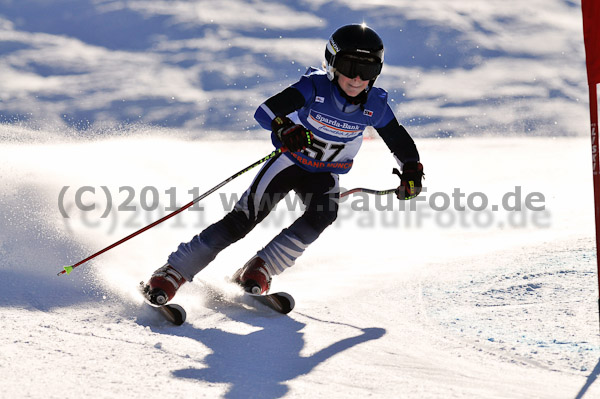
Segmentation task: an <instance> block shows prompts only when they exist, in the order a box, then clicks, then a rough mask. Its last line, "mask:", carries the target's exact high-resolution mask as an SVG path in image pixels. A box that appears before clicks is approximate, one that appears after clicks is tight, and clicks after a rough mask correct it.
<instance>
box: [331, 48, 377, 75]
mask: <svg viewBox="0 0 600 399" xmlns="http://www.w3.org/2000/svg"><path fill="white" fill-rule="evenodd" d="M381 67H382V65H381V62H378V61H377V60H376V59H374V58H364V57H357V56H355V55H348V54H344V55H342V56H341V57H340V58H338V59H337V60H335V69H336V71H338V72H339V73H341V74H342V75H344V76H346V77H348V78H350V79H354V78H355V77H357V76H359V77H360V78H361V79H362V80H371V79H375V78H376V77H377V76H379V74H380V73H381Z"/></svg>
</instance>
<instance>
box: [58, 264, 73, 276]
mask: <svg viewBox="0 0 600 399" xmlns="http://www.w3.org/2000/svg"><path fill="white" fill-rule="evenodd" d="M72 271H73V266H65V267H63V270H61V271H60V272H58V274H57V276H60V275H61V274H65V273H66V274H71V272H72Z"/></svg>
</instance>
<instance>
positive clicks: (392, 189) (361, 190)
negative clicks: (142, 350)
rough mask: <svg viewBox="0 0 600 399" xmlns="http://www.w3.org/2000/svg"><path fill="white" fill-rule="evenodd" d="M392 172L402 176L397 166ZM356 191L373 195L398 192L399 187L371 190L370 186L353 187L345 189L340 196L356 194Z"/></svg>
mask: <svg viewBox="0 0 600 399" xmlns="http://www.w3.org/2000/svg"><path fill="white" fill-rule="evenodd" d="M392 173H393V174H395V175H398V177H401V176H402V175H401V173H400V171H399V170H398V169H396V168H394V169H393V170H392ZM354 193H366V194H373V195H388V194H398V189H397V188H390V189H388V190H371V189H370V188H353V189H352V190H348V191H344V192H343V193H341V194H340V198H344V197H345V196H347V195H350V194H354Z"/></svg>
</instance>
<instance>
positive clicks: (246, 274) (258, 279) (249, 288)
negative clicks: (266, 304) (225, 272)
mask: <svg viewBox="0 0 600 399" xmlns="http://www.w3.org/2000/svg"><path fill="white" fill-rule="evenodd" d="M231 279H232V280H233V281H234V282H236V283H238V284H239V285H241V286H242V287H244V290H245V291H246V292H249V293H251V294H255V295H260V294H266V293H267V292H269V288H271V275H270V274H269V271H268V270H267V267H266V265H265V261H264V260H262V259H261V258H259V257H258V256H255V257H253V258H252V259H250V260H249V261H248V263H246V264H245V265H244V266H243V267H242V268H241V269H239V270H238V271H237V272H235V273H234V274H233V277H232V278H231Z"/></svg>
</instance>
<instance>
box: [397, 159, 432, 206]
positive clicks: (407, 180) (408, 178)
mask: <svg viewBox="0 0 600 399" xmlns="http://www.w3.org/2000/svg"><path fill="white" fill-rule="evenodd" d="M398 174H399V173H398ZM424 175H425V174H424V173H423V165H422V164H421V162H415V161H411V162H407V163H405V164H404V166H403V167H402V174H401V175H400V186H398V189H397V190H396V196H397V197H398V199H401V200H407V199H411V198H415V197H416V196H417V195H419V193H420V192H421V189H422V188H423V183H422V182H421V180H422V179H423V176H424Z"/></svg>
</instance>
